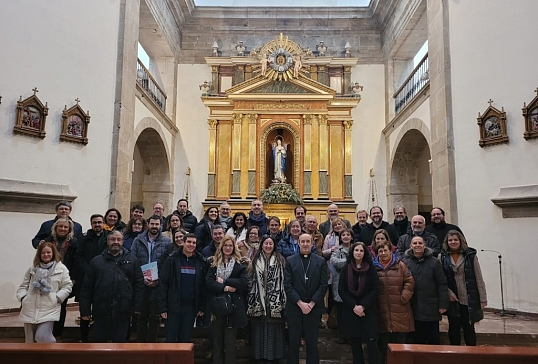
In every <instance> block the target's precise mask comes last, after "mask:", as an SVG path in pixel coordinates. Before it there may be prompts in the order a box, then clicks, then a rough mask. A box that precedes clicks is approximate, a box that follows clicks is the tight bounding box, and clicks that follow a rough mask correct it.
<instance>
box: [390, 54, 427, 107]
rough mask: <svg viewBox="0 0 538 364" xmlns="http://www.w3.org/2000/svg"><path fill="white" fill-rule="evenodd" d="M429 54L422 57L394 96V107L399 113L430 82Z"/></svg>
mask: <svg viewBox="0 0 538 364" xmlns="http://www.w3.org/2000/svg"><path fill="white" fill-rule="evenodd" d="M428 70H429V67H428V54H427V53H426V55H425V56H424V58H422V60H421V61H420V62H419V64H418V65H417V66H416V67H415V69H414V70H413V71H412V72H411V74H410V75H409V76H408V77H407V78H406V79H405V81H404V82H403V84H402V86H400V88H399V89H398V90H396V92H395V93H394V95H393V96H392V97H394V109H395V112H396V114H398V113H399V112H400V111H401V110H403V108H404V107H405V106H406V105H407V104H409V103H410V102H411V100H413V98H414V97H415V96H416V95H417V94H418V93H419V92H420V90H422V89H423V88H424V86H426V85H427V84H428V83H429V82H430V77H429V73H428Z"/></svg>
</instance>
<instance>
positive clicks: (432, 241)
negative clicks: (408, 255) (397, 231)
mask: <svg viewBox="0 0 538 364" xmlns="http://www.w3.org/2000/svg"><path fill="white" fill-rule="evenodd" d="M414 236H415V235H414V234H413V230H411V229H410V230H408V231H407V234H404V235H402V236H400V239H398V245H397V246H398V253H399V254H400V256H403V255H404V254H405V252H406V251H407V249H409V248H411V240H412V239H413V237H414ZM421 237H422V239H424V243H425V244H426V247H428V248H430V249H431V250H433V255H434V256H435V257H437V256H438V255H439V253H440V252H441V244H440V243H439V240H437V237H436V236H435V235H434V234H432V233H429V232H427V231H424V232H423V233H422V235H421Z"/></svg>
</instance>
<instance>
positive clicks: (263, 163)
mask: <svg viewBox="0 0 538 364" xmlns="http://www.w3.org/2000/svg"><path fill="white" fill-rule="evenodd" d="M276 129H284V130H286V131H288V132H289V133H290V134H291V135H292V137H293V151H294V153H293V181H288V182H291V184H292V185H293V188H294V189H295V190H297V191H300V188H299V163H300V160H301V158H300V156H301V143H300V137H299V132H298V131H297V129H295V128H294V127H293V126H291V125H290V124H288V123H286V122H284V121H278V122H275V123H272V124H271V125H269V126H268V127H267V128H265V129H264V130H263V131H262V132H261V134H260V167H261V168H260V169H261V170H260V178H259V180H260V191H261V190H262V189H264V188H266V168H267V165H268V161H267V148H268V147H267V145H268V144H269V141H268V140H267V137H268V136H269V134H270V133H271V132H272V131H273V130H276Z"/></svg>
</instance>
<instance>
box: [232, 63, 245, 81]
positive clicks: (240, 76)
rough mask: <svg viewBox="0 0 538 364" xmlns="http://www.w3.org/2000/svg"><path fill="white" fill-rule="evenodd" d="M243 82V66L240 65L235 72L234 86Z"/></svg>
mask: <svg viewBox="0 0 538 364" xmlns="http://www.w3.org/2000/svg"><path fill="white" fill-rule="evenodd" d="M243 81H245V66H244V65H242V64H240V65H238V66H237V68H236V70H235V77H234V85H237V84H239V83H241V82H243Z"/></svg>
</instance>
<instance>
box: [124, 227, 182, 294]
mask: <svg viewBox="0 0 538 364" xmlns="http://www.w3.org/2000/svg"><path fill="white" fill-rule="evenodd" d="M148 233H149V231H147V230H146V231H144V232H143V233H141V234H139V235H138V236H137V237H136V238H135V240H134V241H133V245H132V246H131V252H132V253H133V255H134V256H135V257H136V259H137V260H138V263H139V264H140V266H143V265H144V264H148V263H150V262H157V270H158V272H159V273H158V274H159V275H160V272H161V269H162V265H161V263H162V262H163V259H161V257H162V256H163V255H164V254H166V248H167V247H168V246H169V245H170V244H172V241H171V240H170V239H169V238H167V237H166V236H163V235H162V233H161V232H160V231H159V233H158V234H157V237H156V238H155V244H154V246H153V250H152V251H151V257H150V256H149V249H148V245H149V243H148V242H149V238H148ZM157 287H158V285H157V286H156V287H147V286H146V289H149V290H150V300H156V299H157V293H156V288H157Z"/></svg>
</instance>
